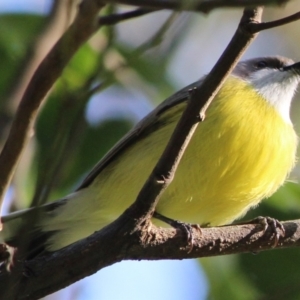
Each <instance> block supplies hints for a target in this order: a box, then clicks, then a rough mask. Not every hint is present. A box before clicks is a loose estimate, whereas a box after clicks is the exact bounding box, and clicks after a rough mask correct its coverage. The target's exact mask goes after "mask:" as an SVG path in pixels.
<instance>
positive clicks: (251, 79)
mask: <svg viewBox="0 0 300 300" xmlns="http://www.w3.org/2000/svg"><path fill="white" fill-rule="evenodd" d="M232 75H233V76H236V77H239V78H241V79H243V80H245V81H246V82H248V83H249V84H250V85H251V86H252V87H253V88H254V89H255V90H256V91H257V93H258V94H260V95H261V96H262V97H263V98H264V99H265V100H266V101H268V102H269V103H270V104H271V105H273V106H274V107H275V109H276V110H277V111H278V112H279V113H280V114H281V116H282V117H283V119H284V120H286V121H287V122H291V121H290V117H289V112H290V105H291V102H292V98H293V96H294V94H295V92H296V89H297V86H298V84H299V82H300V63H299V62H298V63H294V61H293V60H292V59H289V58H286V57H282V56H271V57H259V58H254V59H249V60H245V61H242V62H239V63H238V64H237V66H236V67H235V69H234V70H233V72H232Z"/></svg>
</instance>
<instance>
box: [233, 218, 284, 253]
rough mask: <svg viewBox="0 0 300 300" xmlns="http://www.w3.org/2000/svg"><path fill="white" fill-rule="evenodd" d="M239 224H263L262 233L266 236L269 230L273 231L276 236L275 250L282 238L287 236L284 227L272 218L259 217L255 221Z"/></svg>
mask: <svg viewBox="0 0 300 300" xmlns="http://www.w3.org/2000/svg"><path fill="white" fill-rule="evenodd" d="M238 224H261V225H262V226H263V229H262V232H263V234H265V232H266V231H267V229H268V228H270V229H271V230H272V233H273V234H274V237H273V239H274V244H273V248H275V247H276V246H277V244H278V242H279V238H280V236H282V237H284V236H285V229H284V227H283V225H282V224H281V223H280V222H279V221H278V220H277V219H274V218H270V217H261V216H260V217H257V218H255V219H253V220H250V221H248V222H243V223H238Z"/></svg>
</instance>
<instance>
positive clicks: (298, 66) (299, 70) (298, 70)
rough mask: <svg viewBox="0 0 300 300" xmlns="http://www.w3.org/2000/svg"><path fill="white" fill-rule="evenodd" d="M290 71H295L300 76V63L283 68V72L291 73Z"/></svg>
mask: <svg viewBox="0 0 300 300" xmlns="http://www.w3.org/2000/svg"><path fill="white" fill-rule="evenodd" d="M289 70H292V71H295V72H296V73H297V74H298V75H300V62H297V63H294V64H292V65H289V66H285V67H283V68H282V71H289Z"/></svg>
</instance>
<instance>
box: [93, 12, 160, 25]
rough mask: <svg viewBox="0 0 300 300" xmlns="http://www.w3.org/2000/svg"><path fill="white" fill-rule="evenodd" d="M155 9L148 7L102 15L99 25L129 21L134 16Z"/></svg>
mask: <svg viewBox="0 0 300 300" xmlns="http://www.w3.org/2000/svg"><path fill="white" fill-rule="evenodd" d="M155 11H156V10H154V9H146V8H138V9H136V10H133V11H129V12H125V13H120V14H111V15H108V16H102V17H100V18H99V21H98V24H99V26H103V25H115V24H117V23H120V22H123V21H127V20H129V19H132V18H136V17H140V16H143V15H146V14H149V13H152V12H155Z"/></svg>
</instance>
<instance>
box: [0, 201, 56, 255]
mask: <svg viewBox="0 0 300 300" xmlns="http://www.w3.org/2000/svg"><path fill="white" fill-rule="evenodd" d="M57 205H58V204H57V203H55V202H54V203H49V204H46V205H43V206H40V207H34V208H29V209H25V210H21V211H16V212H13V213H11V214H9V215H6V216H4V217H2V218H1V222H2V224H3V229H2V231H0V244H1V243H2V244H6V245H8V246H10V247H14V248H18V249H22V253H24V255H25V256H26V258H32V257H34V256H36V255H38V254H40V253H42V252H43V251H45V242H46V241H47V240H48V238H49V237H50V236H51V235H52V234H53V233H52V232H45V231H42V230H41V228H40V226H39V224H40V218H41V217H42V216H43V215H44V213H47V214H49V213H51V212H52V211H53V210H54V209H55V208H56V207H57Z"/></svg>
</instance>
